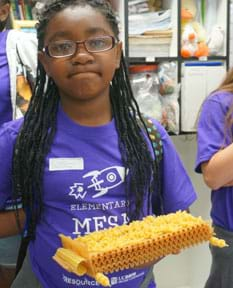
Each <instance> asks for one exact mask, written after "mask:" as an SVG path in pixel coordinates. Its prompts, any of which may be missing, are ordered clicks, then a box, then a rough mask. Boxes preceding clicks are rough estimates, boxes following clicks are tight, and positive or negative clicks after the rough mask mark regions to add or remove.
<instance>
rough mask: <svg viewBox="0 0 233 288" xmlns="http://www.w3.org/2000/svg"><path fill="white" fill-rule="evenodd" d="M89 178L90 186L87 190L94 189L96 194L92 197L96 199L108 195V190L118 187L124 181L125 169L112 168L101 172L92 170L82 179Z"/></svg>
mask: <svg viewBox="0 0 233 288" xmlns="http://www.w3.org/2000/svg"><path fill="white" fill-rule="evenodd" d="M87 177H91V179H90V182H91V184H90V185H88V186H87V188H94V189H95V190H96V191H98V193H96V194H95V195H93V196H92V197H93V198H97V197H100V196H103V195H105V194H106V193H108V190H110V189H113V188H115V187H117V186H119V185H120V184H121V183H123V182H124V179H125V168H124V167H120V166H112V167H108V168H105V169H103V170H101V171H98V170H94V171H90V172H88V173H86V174H85V175H84V176H83V178H87Z"/></svg>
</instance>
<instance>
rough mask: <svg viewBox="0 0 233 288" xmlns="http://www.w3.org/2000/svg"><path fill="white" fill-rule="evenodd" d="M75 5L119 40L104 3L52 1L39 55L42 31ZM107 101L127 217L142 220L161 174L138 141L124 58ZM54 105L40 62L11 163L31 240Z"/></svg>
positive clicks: (42, 22) (43, 19) (42, 21)
mask: <svg viewBox="0 0 233 288" xmlns="http://www.w3.org/2000/svg"><path fill="white" fill-rule="evenodd" d="M77 5H78V6H85V5H89V6H91V7H92V8H93V9H95V10H97V11H98V12H100V13H101V14H102V15H103V16H104V17H105V18H106V19H107V21H108V23H109V24H110V27H111V28H112V30H113V32H114V34H115V37H116V38H118V34H119V30H118V22H117V18H116V16H115V14H114V12H113V10H112V8H111V6H110V4H109V3H108V2H107V1H104V0H66V1H53V2H52V3H51V4H48V5H47V6H45V9H44V11H43V13H42V14H41V15H40V17H39V23H38V25H37V35H38V46H39V47H38V49H39V50H41V49H42V48H43V45H44V37H45V33H46V32H45V30H46V27H47V25H48V23H49V21H50V20H51V19H52V18H53V17H54V16H55V15H56V14H57V13H58V12H60V11H62V10H64V9H65V8H67V7H70V6H77ZM110 98H111V104H112V111H113V115H114V118H115V121H116V127H117V132H118V135H119V143H120V144H119V149H120V152H121V155H122V161H123V164H124V167H125V169H126V171H128V175H127V177H126V199H127V200H129V203H130V204H129V207H128V211H127V213H128V217H129V219H130V220H134V219H137V218H139V217H140V216H143V215H141V213H142V206H143V203H144V201H147V202H146V203H148V208H149V205H150V204H149V203H150V201H149V200H148V199H150V198H151V191H150V190H151V189H150V187H152V186H153V187H155V185H151V181H152V182H153V184H155V183H156V182H158V175H159V173H158V165H156V164H155V161H153V159H152V157H151V155H150V152H149V149H148V146H147V144H146V142H145V139H144V136H143V135H142V127H144V128H145V123H144V122H143V119H142V116H141V114H140V111H139V108H138V105H137V103H136V101H135V99H134V97H133V94H132V90H131V87H130V81H129V77H128V74H127V66H126V64H125V60H124V57H123V54H122V56H121V63H120V68H119V69H117V71H116V72H115V75H114V78H113V80H112V83H111V87H110ZM58 103H59V93H58V89H57V87H56V85H55V83H54V82H53V80H52V79H51V78H48V77H47V76H46V73H45V70H44V68H43V66H42V65H41V64H40V62H39V64H38V68H37V81H36V86H35V90H34V93H33V96H32V99H31V101H30V105H29V109H28V111H27V112H26V115H25V120H24V124H23V126H22V128H21V131H20V133H19V135H18V137H17V141H16V145H15V150H14V159H13V179H14V197H15V199H18V198H19V197H22V201H23V207H24V209H26V210H27V212H28V213H27V215H30V219H29V220H30V221H29V227H28V234H29V236H30V237H32V238H34V236H35V227H36V224H37V223H38V221H39V220H40V217H41V213H42V210H43V191H42V180H43V172H44V163H45V157H46V155H47V153H48V152H49V149H50V147H51V144H52V142H53V138H54V135H55V133H56V115H57V109H58ZM152 179H153V180H152ZM154 189H155V188H154ZM145 191H150V192H149V194H148V193H144V192H145ZM132 203H134V204H132ZM133 207H134V208H133Z"/></svg>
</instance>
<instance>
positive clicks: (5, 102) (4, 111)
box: [0, 30, 12, 126]
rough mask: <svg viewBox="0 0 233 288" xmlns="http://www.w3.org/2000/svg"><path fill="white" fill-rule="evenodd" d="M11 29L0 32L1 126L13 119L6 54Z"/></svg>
mask: <svg viewBox="0 0 233 288" xmlns="http://www.w3.org/2000/svg"><path fill="white" fill-rule="evenodd" d="M8 32H9V30H6V31H3V32H0V126H1V125H2V124H3V123H5V122H7V121H10V120H12V106H11V95H10V78H9V67H8V60H7V55H6V39H7V35H8Z"/></svg>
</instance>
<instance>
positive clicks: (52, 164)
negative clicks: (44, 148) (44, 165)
mask: <svg viewBox="0 0 233 288" xmlns="http://www.w3.org/2000/svg"><path fill="white" fill-rule="evenodd" d="M83 169H84V161H83V158H50V159H49V171H66V170H83Z"/></svg>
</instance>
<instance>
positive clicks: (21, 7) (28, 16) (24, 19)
mask: <svg viewBox="0 0 233 288" xmlns="http://www.w3.org/2000/svg"><path fill="white" fill-rule="evenodd" d="M32 8H33V3H32V1H29V0H17V1H16V0H11V26H12V28H13V29H21V30H24V31H26V32H35V29H34V28H35V25H36V20H35V19H34V16H33V13H32Z"/></svg>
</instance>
